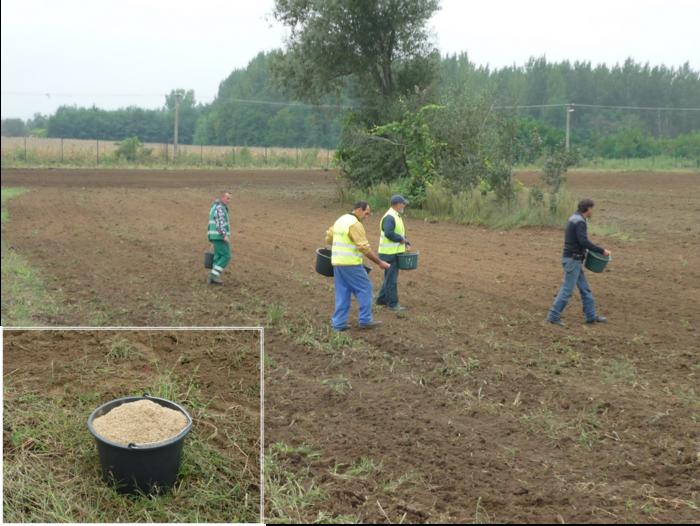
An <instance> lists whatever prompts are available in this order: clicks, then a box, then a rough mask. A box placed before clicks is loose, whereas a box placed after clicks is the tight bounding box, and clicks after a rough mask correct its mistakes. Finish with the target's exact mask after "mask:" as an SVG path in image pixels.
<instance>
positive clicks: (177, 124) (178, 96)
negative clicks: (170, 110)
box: [173, 91, 182, 161]
mask: <svg viewBox="0 0 700 526" xmlns="http://www.w3.org/2000/svg"><path fill="white" fill-rule="evenodd" d="M181 99H182V95H181V93H180V92H179V91H177V92H176V93H175V130H174V131H173V161H174V160H176V159H177V135H178V130H179V128H180V100H181Z"/></svg>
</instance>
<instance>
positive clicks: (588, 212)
mask: <svg viewBox="0 0 700 526" xmlns="http://www.w3.org/2000/svg"><path fill="white" fill-rule="evenodd" d="M594 206H595V203H594V202H593V199H588V198H586V199H581V201H579V203H578V213H579V214H581V215H582V216H583V217H585V218H589V217H591V216H592V215H593V207H594Z"/></svg>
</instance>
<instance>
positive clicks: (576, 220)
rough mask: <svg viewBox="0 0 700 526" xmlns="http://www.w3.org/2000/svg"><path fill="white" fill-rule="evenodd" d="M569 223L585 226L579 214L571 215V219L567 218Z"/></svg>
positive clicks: (584, 221)
mask: <svg viewBox="0 0 700 526" xmlns="http://www.w3.org/2000/svg"><path fill="white" fill-rule="evenodd" d="M569 223H573V224H575V225H577V224H579V223H583V224H584V225H585V224H586V220H585V219H584V217H583V216H582V215H580V214H572V215H571V217H570V218H569Z"/></svg>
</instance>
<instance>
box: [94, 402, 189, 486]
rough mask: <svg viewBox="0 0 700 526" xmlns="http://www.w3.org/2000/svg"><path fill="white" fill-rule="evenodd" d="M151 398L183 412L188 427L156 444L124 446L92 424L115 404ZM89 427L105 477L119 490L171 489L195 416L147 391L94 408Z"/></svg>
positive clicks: (115, 405) (103, 476)
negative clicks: (140, 394) (141, 394)
mask: <svg viewBox="0 0 700 526" xmlns="http://www.w3.org/2000/svg"><path fill="white" fill-rule="evenodd" d="M138 400H150V401H152V402H155V403H156V404H159V405H162V406H163V407H168V408H170V409H174V410H176V411H179V412H181V413H182V414H183V415H185V417H186V418H187V426H186V427H185V429H183V430H182V431H180V433H178V434H177V435H176V436H174V437H172V438H170V439H168V440H165V441H163V442H158V443H157V444H148V445H135V444H129V445H128V446H122V445H119V444H115V443H114V442H111V441H109V440H107V439H106V438H103V437H102V436H100V435H98V434H97V432H95V428H94V427H93V425H92V422H93V420H95V418H97V417H99V416H102V415H105V414H107V413H109V412H110V411H111V410H112V409H114V408H115V407H118V406H120V405H122V404H126V403H128V402H136V401H138ZM87 424H88V429H89V430H90V433H92V436H94V437H95V441H96V442H97V452H98V454H99V456H100V464H102V478H103V479H104V480H105V482H108V483H114V484H115V486H116V490H117V491H118V492H119V493H136V492H143V493H152V492H156V491H162V490H167V489H169V488H170V487H171V486H172V485H173V484H174V483H175V480H176V479H177V472H178V470H179V469H180V460H181V459H182V446H183V443H184V441H185V436H186V435H187V433H189V432H190V429H192V417H191V416H190V415H189V413H188V412H187V411H186V410H185V409H184V408H183V407H182V406H180V405H178V404H176V403H175V402H171V401H169V400H165V399H163V398H155V397H152V396H150V395H148V394H144V395H143V396H129V397H126V398H119V399H117V400H112V401H111V402H107V403H106V404H104V405H101V406H100V407H98V408H97V409H95V410H94V411H93V412H92V414H91V415H90V418H88V423H87Z"/></svg>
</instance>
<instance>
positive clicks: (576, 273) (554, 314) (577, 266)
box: [547, 258, 596, 321]
mask: <svg viewBox="0 0 700 526" xmlns="http://www.w3.org/2000/svg"><path fill="white" fill-rule="evenodd" d="M561 264H562V266H563V267H564V283H562V285H561V288H560V289H559V294H557V297H556V299H555V300H554V303H553V304H552V306H551V308H550V309H549V315H548V316H547V319H548V320H549V321H559V318H560V317H561V313H562V311H563V310H564V308H566V304H567V303H569V300H570V299H571V295H572V294H573V293H574V287H576V286H578V290H579V292H580V293H581V301H582V302H583V314H584V315H585V316H586V321H590V320H594V319H595V317H596V313H595V300H594V299H593V293H592V292H591V287H590V286H589V285H588V280H587V279H586V275H585V274H584V273H583V261H579V260H576V259H573V258H561Z"/></svg>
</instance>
